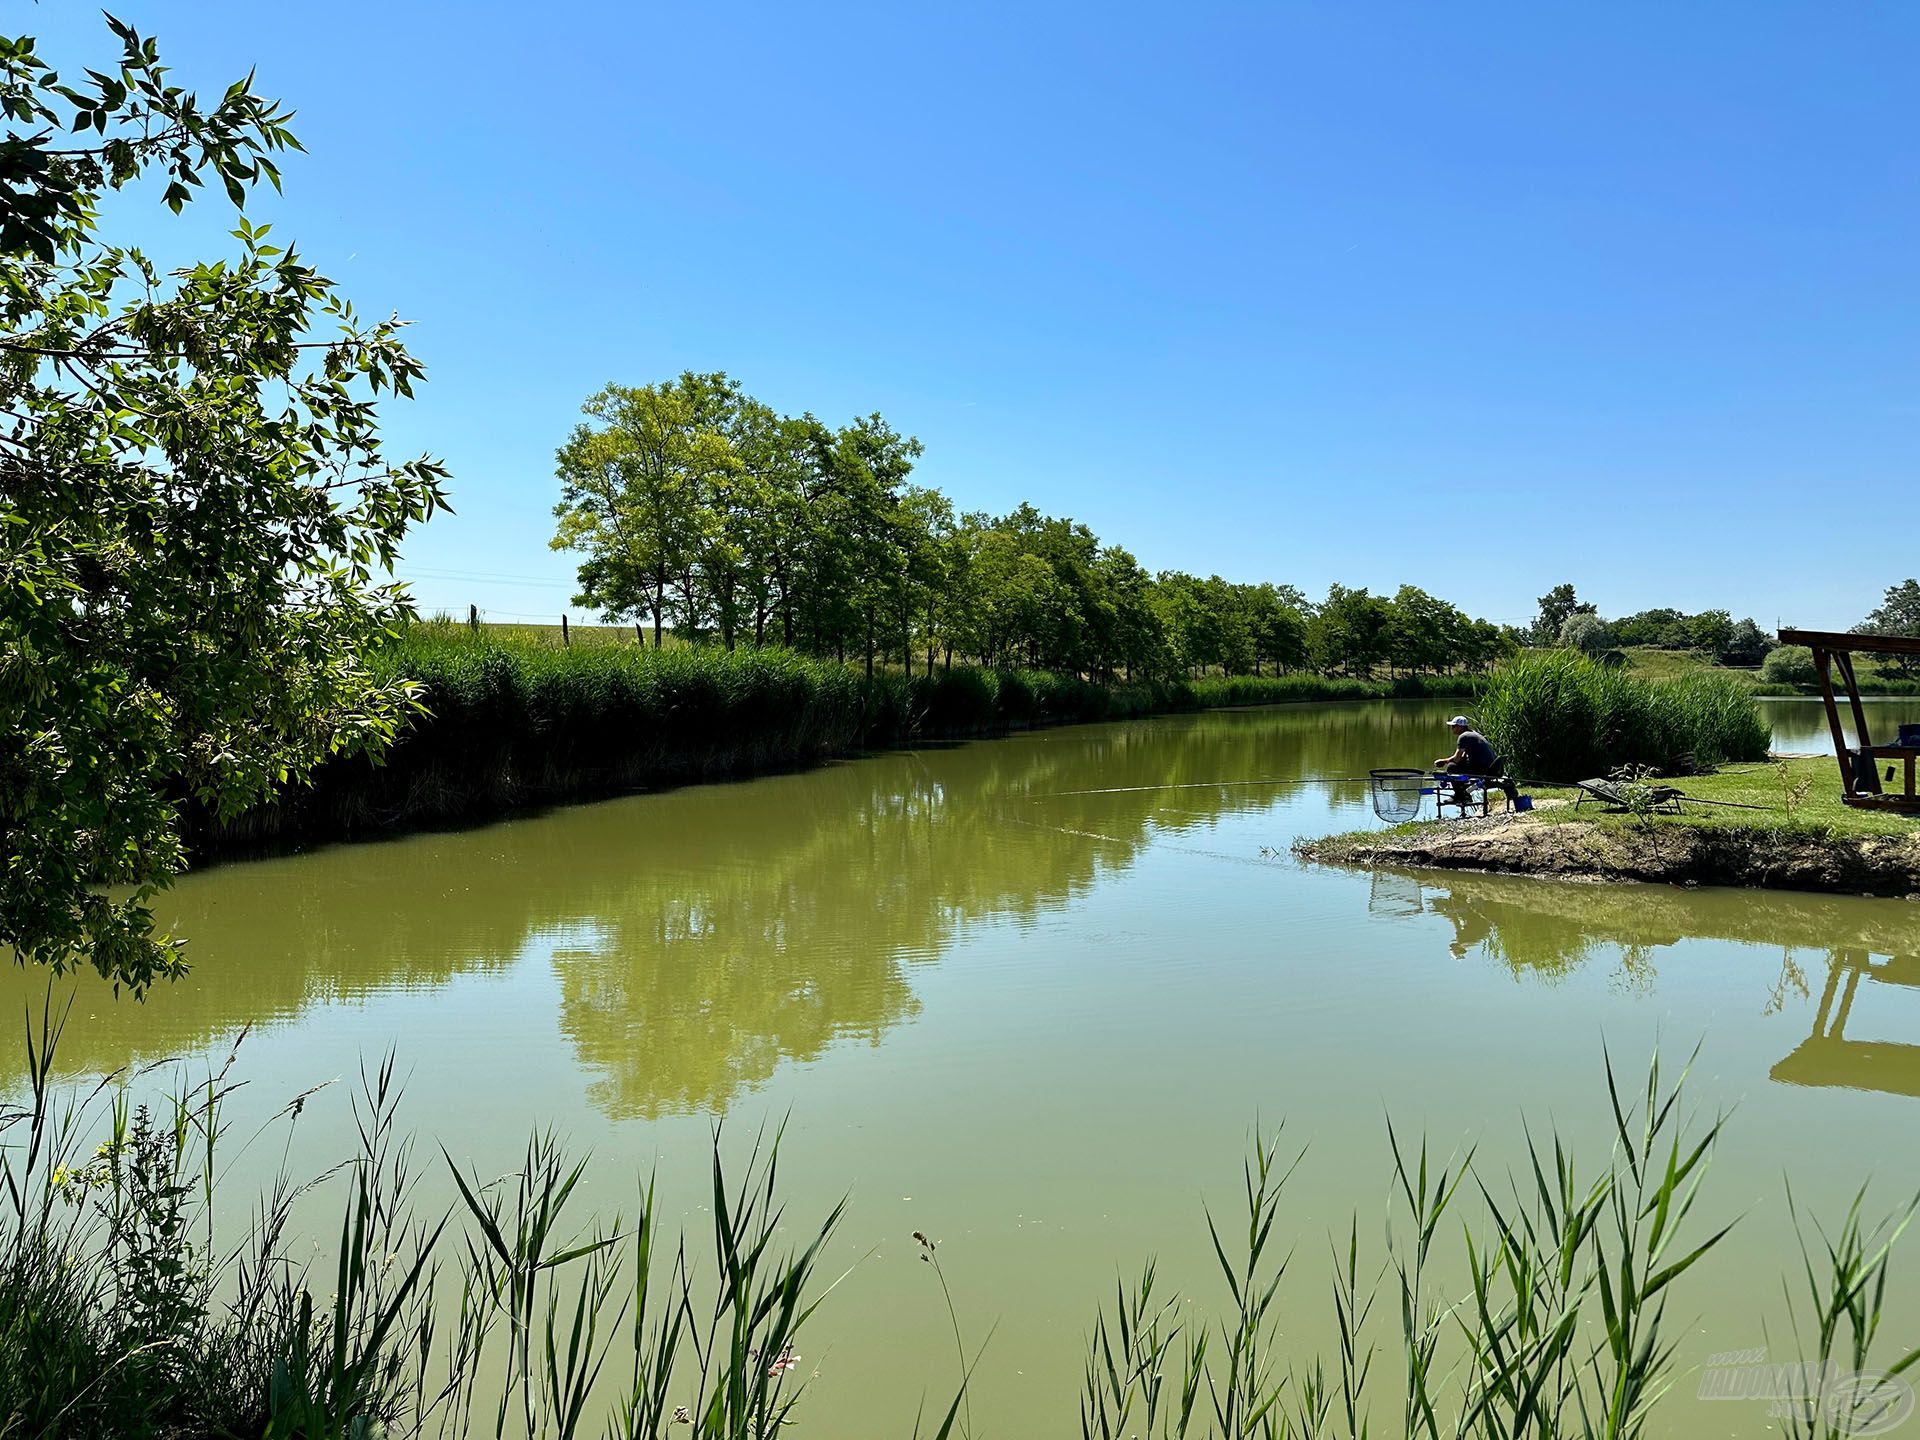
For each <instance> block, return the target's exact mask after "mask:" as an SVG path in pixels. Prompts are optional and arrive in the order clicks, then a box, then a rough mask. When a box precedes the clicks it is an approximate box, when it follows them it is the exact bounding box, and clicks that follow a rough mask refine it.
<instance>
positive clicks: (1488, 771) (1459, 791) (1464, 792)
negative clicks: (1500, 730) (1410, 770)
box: [1433, 715, 1519, 807]
mask: <svg viewBox="0 0 1920 1440" xmlns="http://www.w3.org/2000/svg"><path fill="white" fill-rule="evenodd" d="M1447 724H1448V726H1450V727H1451V728H1452V730H1453V744H1454V750H1453V754H1451V755H1442V756H1441V757H1440V758H1439V759H1438V760H1436V761H1434V762H1433V763H1434V764H1435V765H1436V766H1438V767H1439V768H1440V769H1442V770H1444V771H1446V772H1447V773H1448V774H1449V775H1473V776H1477V777H1479V778H1481V779H1485V780H1492V781H1496V782H1498V784H1499V786H1500V789H1501V790H1502V791H1503V792H1504V793H1505V794H1506V797H1507V799H1508V800H1509V801H1511V800H1512V799H1513V797H1514V796H1515V795H1516V794H1517V793H1518V790H1519V787H1518V786H1516V785H1515V784H1514V783H1513V781H1511V780H1509V779H1508V778H1507V767H1506V766H1505V765H1503V764H1502V763H1501V762H1500V756H1499V754H1498V753H1497V752H1496V751H1495V750H1494V748H1493V746H1492V745H1490V744H1489V743H1488V742H1487V737H1486V736H1484V735H1482V734H1481V733H1480V732H1479V731H1478V730H1476V729H1474V728H1473V722H1472V721H1471V720H1469V719H1467V717H1466V716H1464V715H1456V716H1454V717H1453V719H1451V720H1449V721H1448V722H1447ZM1472 798H1473V787H1472V786H1471V785H1469V784H1468V783H1467V782H1466V781H1465V780H1456V781H1454V782H1453V803H1454V804H1456V805H1459V806H1462V807H1465V806H1466V805H1467V804H1468V803H1470V802H1471V800H1472Z"/></svg>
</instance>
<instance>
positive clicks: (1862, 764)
mask: <svg viewBox="0 0 1920 1440" xmlns="http://www.w3.org/2000/svg"><path fill="white" fill-rule="evenodd" d="M1780 643H1781V644H1782V645H1804V646H1806V647H1807V649H1809V650H1811V651H1812V652H1813V669H1814V673H1815V675H1816V676H1817V677H1818V679H1819V681H1820V698H1821V700H1822V701H1823V702H1825V704H1826V707H1827V726H1828V728H1829V729H1831V730H1832V731H1833V752H1834V755H1835V756H1836V757H1837V758H1838V759H1839V762H1840V798H1841V800H1843V801H1844V802H1845V803H1846V804H1848V805H1852V806H1854V807H1855V808H1856V809H1860V810H1881V811H1888V812H1891V813H1893V814H1896V815H1920V789H1917V788H1916V786H1915V783H1914V782H1915V767H1916V763H1917V762H1920V745H1876V744H1875V743H1874V741H1873V735H1872V733H1871V732H1870V731H1869V730H1868V728H1867V707H1866V706H1865V705H1863V704H1861V703H1860V679H1859V676H1858V675H1856V674H1855V673H1854V668H1853V657H1854V656H1855V655H1904V656H1920V637H1914V636H1907V635H1856V634H1854V633H1853V632H1852V631H1840V630H1782V631H1781V632H1780ZM1836 673H1837V674H1838V675H1839V677H1840V684H1841V685H1842V686H1843V687H1845V690H1846V697H1847V709H1848V710H1849V711H1850V712H1851V717H1850V718H1851V719H1852V720H1853V730H1854V735H1855V736H1856V738H1857V740H1858V743H1857V744H1853V745H1849V744H1848V743H1847V727H1846V725H1845V723H1844V722H1843V720H1842V718H1841V713H1840V696H1839V692H1838V691H1837V690H1836V689H1835V688H1834V683H1833V682H1834V676H1835V674H1836ZM1883 764H1885V765H1886V766H1887V776H1888V778H1889V779H1890V780H1892V781H1893V782H1895V783H1897V784H1898V786H1899V788H1897V789H1888V788H1887V787H1886V786H1885V785H1884V784H1883V783H1882V776H1881V766H1882V765H1883Z"/></svg>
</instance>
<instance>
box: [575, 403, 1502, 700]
mask: <svg viewBox="0 0 1920 1440" xmlns="http://www.w3.org/2000/svg"><path fill="white" fill-rule="evenodd" d="M584 409H585V413H586V415H587V417H588V418H587V420H586V422H585V423H583V424H581V425H579V426H578V427H576V428H575V430H574V432H573V434H572V435H571V436H570V437H569V438H568V440H567V442H566V444H564V445H563V446H561V448H560V450H559V454H558V466H557V468H558V475H559V479H560V486H561V496H560V502H559V504H558V505H556V506H555V508H554V515H555V517H556V519H557V521H558V525H557V529H556V533H555V535H554V537H553V542H552V543H553V546H554V548H555V549H560V550H571V551H576V552H578V553H579V554H580V555H581V556H582V557H583V558H582V560H581V563H580V567H579V594H578V597H577V599H576V602H575V603H577V604H581V605H585V606H590V607H592V608H594V609H596V610H598V611H600V612H601V613H602V614H603V615H605V616H606V617H607V618H608V619H610V620H616V621H633V622H637V623H643V624H645V625H647V626H649V627H650V628H651V631H652V636H653V643H654V644H655V645H656V646H658V645H659V644H660V643H661V641H662V638H663V635H664V633H665V632H666V631H667V630H669V629H670V630H672V631H674V632H675V633H676V635H679V636H682V637H688V638H693V639H704V640H712V641H717V642H718V643H720V644H723V645H725V646H726V647H727V648H728V649H732V648H734V647H736V646H739V645H766V644H779V645H784V646H789V647H792V648H795V649H799V650H803V651H806V652H808V653H810V654H814V655H831V656H835V657H837V658H839V659H842V660H846V659H849V658H855V659H863V660H864V661H865V663H866V666H867V669H868V671H869V673H871V671H872V669H873V667H874V665H875V664H899V665H901V666H904V667H905V668H906V669H907V671H908V672H909V673H911V672H912V671H913V670H914V668H915V667H916V666H924V667H925V668H926V669H928V670H931V669H933V668H934V667H935V666H936V665H940V666H951V665H952V663H953V661H954V659H955V657H956V656H957V657H960V658H961V659H963V660H966V661H973V662H978V663H981V664H986V665H1008V666H1031V667H1035V668H1042V669H1050V670H1061V671H1070V672H1074V673H1078V674H1083V675H1087V676H1090V677H1094V678H1099V679H1111V678H1116V677H1125V678H1128V679H1133V678H1136V677H1138V678H1159V677H1170V676H1176V675H1182V674H1195V673H1202V672H1207V671H1212V670H1218V671H1220V672H1222V673H1225V674H1228V675H1239V674H1262V673H1268V672H1272V673H1281V672H1286V671H1294V670H1306V669H1311V670H1316V671H1319V672H1321V673H1325V674H1346V675H1359V676H1367V675H1371V674H1373V673H1374V672H1375V671H1376V670H1377V669H1379V668H1381V667H1383V666H1384V667H1386V668H1387V669H1388V670H1389V671H1390V672H1394V673H1399V672H1439V671H1448V670H1456V669H1484V668H1486V667H1488V666H1490V665H1492V664H1493V663H1494V662H1495V661H1496V660H1498V659H1500V658H1501V657H1502V656H1504V655H1506V654H1508V653H1510V652H1511V651H1512V650H1513V649H1514V648H1515V647H1516V645H1517V643H1518V642H1517V632H1515V631H1513V630H1511V629H1507V628H1503V627H1500V626H1497V625H1494V624H1491V623H1490V622H1488V621H1485V620H1476V619H1473V618H1471V617H1469V616H1468V615H1466V614H1465V613H1463V612H1462V611H1461V610H1460V609H1459V608H1458V607H1456V606H1454V605H1451V604H1449V603H1448V602H1446V601H1444V600H1440V599H1438V598H1436V597H1434V596H1432V595H1429V594H1427V593H1426V592H1425V591H1423V590H1421V589H1419V588H1417V587H1415V586H1411V585H1408V586H1402V587H1401V588H1400V589H1399V590H1398V591H1397V592H1396V593H1395V594H1394V595H1392V596H1390V597H1389V596H1385V595H1373V594H1370V593H1369V592H1368V591H1366V590H1364V589H1349V588H1347V587H1345V586H1340V585H1335V586H1334V587H1332V589H1330V590H1329V591H1328V593H1327V595H1326V597H1325V598H1324V599H1322V600H1321V601H1319V602H1317V603H1315V602H1310V601H1309V600H1308V599H1307V597H1306V596H1305V595H1303V594H1302V593H1301V592H1300V591H1299V590H1298V589H1296V588H1295V587H1293V586H1291V585H1284V584H1265V583H1263V584H1237V583H1232V582H1229V581H1226V580H1222V579H1221V578H1220V577H1219V576H1217V575H1215V576H1208V577H1206V578H1204V579H1202V578H1201V577H1199V576H1196V575H1188V574H1184V573H1182V572H1179V571H1172V570H1168V571H1161V572H1160V573H1158V574H1152V573H1149V572H1148V571H1147V570H1145V569H1144V568H1143V567H1142V566H1141V565H1140V563H1139V562H1138V561H1137V560H1136V559H1135V558H1134V556H1133V555H1132V554H1131V553H1129V552H1128V551H1127V550H1126V549H1124V548H1122V547H1121V546H1119V545H1113V544H1107V543H1104V542H1102V541H1101V540H1100V538H1099V537H1098V536H1096V535H1095V534H1094V533H1093V532H1092V531H1091V530H1090V529H1088V528H1087V527H1086V526H1085V525H1082V524H1079V523H1077V522H1075V521H1073V520H1070V519H1065V518H1061V517H1056V516H1050V515H1044V514H1042V513H1041V512H1040V511H1038V510H1037V509H1035V508H1034V507H1033V506H1031V505H1026V504H1023V505H1021V506H1019V507H1018V508H1017V509H1015V510H1013V511H1012V512H1010V513H1009V514H1006V515H999V516H995V515H988V514H985V513H982V512H956V510H955V508H954V505H953V503H952V501H951V500H949V499H948V498H947V496H945V495H943V494H941V493H940V492H939V491H938V490H934V489H930V488H927V487H925V486H920V485H915V484H913V483H911V481H910V479H909V477H910V476H911V474H912V471H913V464H914V461H915V460H916V459H918V458H919V456H920V454H921V446H920V442H919V441H917V440H915V439H913V438H912V437H910V436H905V435H902V434H900V433H899V432H898V431H896V430H895V429H894V428H893V427H892V426H891V425H889V424H888V423H887V422H886V421H885V420H884V419H882V418H881V417H880V416H879V415H877V414H876V415H868V416H865V417H862V418H860V419H857V420H854V421H852V422H851V423H849V424H847V425H843V426H841V427H839V428H837V429H836V428H833V427H830V426H828V425H826V424H824V423H822V422H821V421H819V420H817V419H815V418H814V417H813V416H812V415H801V416H798V417H794V416H786V415H779V414H777V413H775V412H774V411H773V410H772V409H771V408H770V407H768V406H766V405H764V404H762V403H761V402H760V401H758V400H755V399H754V398H753V397H752V396H750V395H748V394H746V393H745V392H744V391H743V390H742V389H741V387H740V385H739V384H738V383H737V382H736V381H734V380H732V379H730V378H729V377H727V376H726V375H724V374H707V375H701V374H694V373H692V372H688V373H685V374H682V375H681V376H679V377H678V378H677V379H674V380H669V381H665V382H663V383H660V384H654V385H641V386H625V385H610V386H608V387H607V388H606V389H604V390H602V391H600V392H599V393H598V394H596V395H594V396H593V397H592V398H591V399H589V400H588V401H587V403H586V405H585V407H584Z"/></svg>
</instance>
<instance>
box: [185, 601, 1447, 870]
mask: <svg viewBox="0 0 1920 1440" xmlns="http://www.w3.org/2000/svg"><path fill="white" fill-rule="evenodd" d="M372 665H373V667H374V668H375V669H376V671H377V672H378V673H379V674H380V676H381V677H382V678H383V679H406V680H411V681H413V682H414V683H415V684H417V685H418V686H419V687H420V706H421V708H420V710H419V712H418V713H417V714H415V715H414V716H413V717H412V719H411V720H410V721H409V722H408V724H407V726H406V727H405V729H404V730H403V731H402V733H401V735H400V736H399V737H398V739H397V740H396V741H395V742H394V744H393V745H392V746H391V747H389V749H388V751H387V753H386V754H385V755H384V756H383V757H381V758H380V759H379V761H378V762H377V763H376V762H375V761H374V760H373V759H371V758H368V757H365V756H355V757H350V758H344V759H340V760H337V761H333V762H330V763H328V764H326V765H323V766H322V767H321V768H320V769H319V771H318V772H317V773H316V774H315V775H314V777H313V781H312V783H311V785H309V786H306V787H303V788H300V789H296V790H292V791H288V792H286V793H284V794H282V795H281V796H280V798H279V799H278V800H277V801H276V802H275V803H273V804H270V805H263V806H260V807H257V808H255V809H254V810H251V811H249V812H247V813H246V814H243V815H241V816H238V817H235V818H233V819H230V820H225V821H216V820H215V819H214V818H213V817H212V816H209V815H206V814H204V813H199V812H196V811H195V810H194V809H193V807H192V806H191V805H188V806H186V812H187V828H188V833H189V836H190V839H191V841H192V844H193V848H194V850H195V853H197V854H201V855H207V854H217V853H221V852H231V851H244V850H246V849H249V848H253V847H258V846H265V845H273V844H281V843H286V842H289V841H295V840H308V839H327V838H334V837H340V836H352V835H359V834H369V833H378V832H380V831H385V830H395V829H405V828H413V827H419V826H425V825H436V824H460V823H466V822H470V821H473V820H477V819H482V818H485V817H487V816H491V815H497V814H500V813H502V812H504V811H507V810H510V809H512V808H514V807H516V806H521V805H527V804H534V803H541V802H547V801H556V800H565V799H575V798H581V797H585V796H591V795H606V794H612V793H616V792H619V791H622V790H630V789H636V788H643V787H655V786H662V785H676V784H685V783H691V782H697V781H702V780H714V779H723V778H728V777H733V776H741V775H751V774H762V773H767V772H770V771H778V770H790V769H797V768H800V767H803V766H807V765H812V764H817V763H819V762H820V761H822V760H825V759H829V758H831V757H834V756H841V755H848V754H853V753H856V752H858V751H860V750H868V749H882V748H892V747H899V746H907V745H913V744H917V743H921V742H927V741H942V740H954V739H965V738H971V737H976V736H985V735H997V734H1005V733H1007V732H1008V731H1013V730H1026V729H1033V728H1038V727H1041V726H1048V725H1063V724H1074V723H1081V722H1087V721H1097V720H1123V719H1132V718H1135V717H1138V716H1142V715H1150V714H1159V713H1166V712H1174V711H1186V710H1198V709H1207V708H1212V707H1217V706H1228V705H1262V704H1281V703H1288V702H1298V701H1309V700H1347V699H1379V698H1383V697H1389V696H1393V697H1401V696H1405V697H1412V696H1420V695H1427V694H1435V693H1462V692H1463V691H1464V689H1465V688H1466V686H1467V685H1468V683H1469V682H1467V681H1466V680H1465V679H1464V678H1459V679H1454V678H1447V679H1421V678H1418V677H1403V678H1402V679H1401V680H1399V681H1396V682H1392V683H1391V684H1385V685H1383V684H1377V683H1374V682H1369V681H1362V680H1349V679H1337V678H1336V679H1327V678H1322V677H1318V676H1308V675H1288V676H1278V677H1274V676H1266V677H1259V676H1236V677H1230V678H1221V677H1211V678H1206V679H1200V680H1194V681H1184V680H1183V681H1174V682H1166V683H1161V682H1154V683H1146V682H1142V683H1138V684H1124V683H1119V684H1105V683H1101V682H1098V681H1093V680H1088V679H1085V678H1083V677H1081V676H1077V675H1064V674H1057V673H1054V672H1051V671H1044V670H985V669H980V668H978V667H972V666H960V667H956V668H953V669H948V670H937V671H933V672H931V673H928V672H922V673H919V674H915V675H912V676H908V675H906V674H903V673H902V672H899V671H888V670H883V671H879V672H877V673H876V674H875V675H874V676H873V677H872V678H871V679H868V678H867V677H866V676H865V675H864V674H863V672H862V671H861V670H860V669H858V668H856V667H854V666H849V665H842V664H839V663H837V662H835V661H832V660H821V659H815V658H812V657H808V656H804V655H799V654H796V653H794V652H792V651H787V650H779V649H743V650H737V651H726V650H721V649H718V648H716V647H712V646H677V647H670V648H668V649H665V650H655V649H650V648H648V649H643V648H642V647H640V646H638V645H634V644H621V643H615V642H614V641H612V640H603V641H601V642H599V643H594V644H584V643H583V644H580V645H575V646H572V647H563V646H561V645H560V644H559V643H557V641H555V640H553V639H551V638H546V637H542V636H537V635H519V634H497V633H494V632H492V631H481V632H478V633H475V632H473V631H470V630H468V629H467V628H466V627H464V626H459V625H454V624H450V623H448V622H445V621H437V622H428V623H424V624H420V625H416V626H413V627H411V628H409V629H408V630H407V631H405V632H404V633H403V634H402V635H400V636H399V637H397V638H396V639H395V640H394V641H393V642H392V643H391V644H390V645H388V646H387V647H386V648H385V649H384V650H382V651H381V652H380V653H379V654H378V655H376V656H375V657H374V658H373V660H372Z"/></svg>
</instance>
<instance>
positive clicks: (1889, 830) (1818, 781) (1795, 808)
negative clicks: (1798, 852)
mask: <svg viewBox="0 0 1920 1440" xmlns="http://www.w3.org/2000/svg"><path fill="white" fill-rule="evenodd" d="M1652 783H1654V784H1657V785H1672V786H1673V787H1674V788H1676V789H1678V790H1684V791H1685V792H1686V793H1687V794H1688V795H1690V796H1695V797H1697V798H1699V799H1701V800H1717V801H1722V802H1725V803H1724V804H1723V805H1720V806H1688V807H1686V810H1685V813H1684V814H1682V815H1677V816H1675V815H1661V816H1656V817H1654V818H1655V820H1656V822H1657V823H1659V824H1663V825H1676V824H1677V825H1738V826H1759V827H1763V828H1768V829H1777V828H1795V829H1804V830H1816V831H1826V832H1828V833H1831V834H1835V835H1915V836H1920V818H1913V819H1909V818H1906V817H1903V816H1899V815H1888V814H1883V813H1879V812H1876V811H1871V810H1855V809H1853V808H1852V807H1851V806H1848V805H1845V804H1842V803H1841V800H1840V793H1841V792H1840V766H1839V764H1838V763H1837V762H1836V761H1835V760H1834V758H1833V757H1832V756H1830V755H1821V756H1796V757H1792V758H1789V759H1785V760H1769V761H1764V762H1756V763H1754V764H1747V765H1730V766H1728V767H1727V768H1725V769H1724V770H1719V771H1716V772H1715V773H1714V774H1712V775H1687V776H1682V777H1679V778H1677V779H1672V780H1656V781H1654V782H1652ZM1896 783H1898V782H1897V781H1896ZM1889 788H1893V787H1891V786H1889ZM1542 793H1551V794H1570V793H1571V792H1566V791H1552V792H1545V791H1543V792H1542ZM1737 806H1754V807H1757V808H1754V809H1740V808H1735V807H1737ZM1539 813H1541V814H1542V815H1544V816H1545V817H1547V818H1550V819H1553V820H1598V821H1603V822H1606V823H1615V824H1628V825H1639V824H1644V823H1645V821H1644V820H1642V819H1641V818H1640V817H1638V816H1634V815H1621V814H1608V813H1607V812H1606V811H1603V810H1601V809H1600V808H1599V807H1598V806H1597V805H1593V804H1587V805H1584V806H1582V807H1581V808H1580V809H1579V810H1577V811H1576V810H1575V809H1574V808H1573V806H1572V805H1571V804H1570V803H1569V804H1566V805H1558V806H1555V807H1553V808H1552V809H1550V810H1544V811H1541V812H1539Z"/></svg>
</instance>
